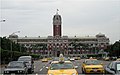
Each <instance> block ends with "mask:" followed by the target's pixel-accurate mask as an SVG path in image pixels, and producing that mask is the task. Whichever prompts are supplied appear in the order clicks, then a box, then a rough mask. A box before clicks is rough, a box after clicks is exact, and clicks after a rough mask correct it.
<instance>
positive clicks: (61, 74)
mask: <svg viewBox="0 0 120 75" xmlns="http://www.w3.org/2000/svg"><path fill="white" fill-rule="evenodd" d="M46 68H47V69H48V74H47V75H78V72H77V71H76V69H75V68H77V66H74V65H73V63H72V62H71V61H64V59H63V58H60V59H59V61H52V62H51V64H50V66H49V67H46Z"/></svg>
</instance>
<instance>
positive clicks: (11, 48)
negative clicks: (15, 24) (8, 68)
mask: <svg viewBox="0 0 120 75" xmlns="http://www.w3.org/2000/svg"><path fill="white" fill-rule="evenodd" d="M15 33H20V31H16V32H13V33H12V34H11V35H14V34H15ZM10 45H11V47H10V49H11V52H12V51H13V50H12V41H11V43H10ZM11 60H12V53H11Z"/></svg>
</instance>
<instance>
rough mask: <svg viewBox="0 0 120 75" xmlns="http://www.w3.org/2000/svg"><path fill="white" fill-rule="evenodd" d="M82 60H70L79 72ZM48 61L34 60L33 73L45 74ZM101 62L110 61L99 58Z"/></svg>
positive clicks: (36, 74) (105, 63)
mask: <svg viewBox="0 0 120 75" xmlns="http://www.w3.org/2000/svg"><path fill="white" fill-rule="evenodd" d="M83 60H84V59H81V60H75V61H72V62H73V64H74V65H75V66H78V68H77V69H76V70H77V71H78V73H79V74H81V73H82V71H81V64H82V62H83ZM50 61H51V60H50ZM50 61H48V62H42V61H41V60H37V61H34V73H33V74H35V75H38V74H47V69H46V67H49V65H50ZM101 62H102V63H103V64H104V66H106V65H107V64H108V63H109V62H110V61H102V60H101ZM0 70H1V73H3V71H4V67H2V68H0Z"/></svg>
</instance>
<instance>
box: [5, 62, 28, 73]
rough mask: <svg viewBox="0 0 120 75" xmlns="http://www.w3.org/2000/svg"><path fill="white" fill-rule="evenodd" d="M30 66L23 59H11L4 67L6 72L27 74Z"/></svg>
mask: <svg viewBox="0 0 120 75" xmlns="http://www.w3.org/2000/svg"><path fill="white" fill-rule="evenodd" d="M27 71H28V68H27V65H26V64H25V62H23V61H11V62H9V64H8V66H6V67H5V69H4V74H27Z"/></svg>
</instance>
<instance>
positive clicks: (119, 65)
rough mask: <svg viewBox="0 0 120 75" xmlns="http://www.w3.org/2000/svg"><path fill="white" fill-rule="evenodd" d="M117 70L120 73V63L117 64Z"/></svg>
mask: <svg viewBox="0 0 120 75" xmlns="http://www.w3.org/2000/svg"><path fill="white" fill-rule="evenodd" d="M117 70H119V71H120V63H118V64H117Z"/></svg>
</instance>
